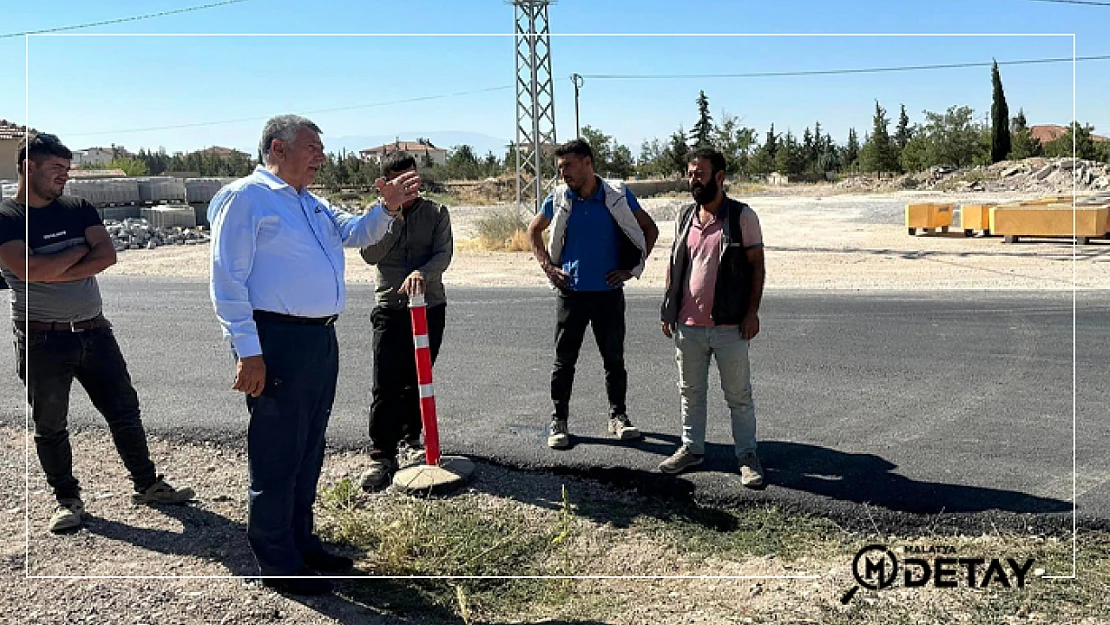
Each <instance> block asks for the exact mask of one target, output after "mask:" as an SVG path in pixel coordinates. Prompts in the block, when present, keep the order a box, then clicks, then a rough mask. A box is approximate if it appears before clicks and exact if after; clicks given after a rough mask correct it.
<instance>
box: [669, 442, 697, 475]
mask: <svg viewBox="0 0 1110 625" xmlns="http://www.w3.org/2000/svg"><path fill="white" fill-rule="evenodd" d="M704 458H705V457H704V456H702V455H700V454H695V453H691V452H690V448H689V447H687V446H686V445H683V446H682V447H679V448H678V451H676V452H674V455H672V456H671V457H670V458H667V459H666V460H664V461H663V462H660V463H659V470H660V471H662V472H663V473H671V474H674V473H682V472H683V471H685V470H686V469H689V468H690V467H696V466H698V465H699V464H701V463H702V460H704Z"/></svg>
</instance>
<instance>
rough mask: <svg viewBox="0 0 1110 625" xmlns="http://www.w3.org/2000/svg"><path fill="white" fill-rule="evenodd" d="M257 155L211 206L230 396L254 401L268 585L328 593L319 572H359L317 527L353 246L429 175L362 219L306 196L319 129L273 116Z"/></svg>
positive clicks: (254, 471)
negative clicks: (229, 353)
mask: <svg viewBox="0 0 1110 625" xmlns="http://www.w3.org/2000/svg"><path fill="white" fill-rule="evenodd" d="M259 147H260V151H261V153H262V155H263V159H264V161H265V163H264V166H263V165H260V166H259V167H258V168H257V169H256V170H255V171H254V173H252V174H251V175H249V176H247V177H246V178H242V179H240V180H237V181H235V182H233V183H231V184H229V185H228V186H226V187H224V188H223V189H221V190H220V192H219V193H218V194H217V195H216V197H214V198H213V199H212V203H211V205H210V206H209V208H208V218H209V221H210V222H211V223H212V278H211V296H212V301H213V304H214V305H215V309H216V316H217V317H218V318H219V321H220V324H221V325H222V326H223V330H224V335H225V336H226V337H227V338H228V339H229V340H230V342H231V345H232V348H233V350H234V352H235V355H236V358H237V365H236V372H235V382H234V384H233V385H232V388H234V389H236V390H239V391H242V392H244V393H246V395H247V409H248V411H249V412H250V425H249V426H248V430H247V456H248V464H249V469H250V489H249V504H248V515H247V539H248V541H249V542H250V546H251V549H252V551H253V552H254V555H255V558H256V559H257V560H258V566H259V570H260V572H261V575H262V577H263V582H264V583H265V584H266V585H268V586H271V587H274V588H277V589H279V590H284V591H287V592H291V593H296V594H323V593H327V592H330V591H331V584H330V582H328V581H327V580H325V579H320V578H319V577H316V575H317V573H318V572H321V573H332V572H337V571H342V570H345V569H347V568H350V566H351V564H352V562H351V560H350V559H349V558H345V557H342V556H336V555H333V554H329V553H327V552H326V551H324V547H323V545H322V544H321V542H320V539H319V538H318V537H317V536H316V535H315V534H314V533H313V521H312V504H313V502H314V500H315V498H316V484H317V481H318V480H319V477H320V470H321V467H322V466H323V459H324V432H325V430H326V429H327V424H328V417H329V416H330V414H331V407H332V402H333V400H334V398H335V388H336V380H337V378H338V375H339V346H338V343H337V341H336V335H335V326H334V323H335V320H336V318H337V317H338V315H339V313H340V312H342V311H343V306H344V304H345V302H346V288H345V285H344V280H343V271H344V257H343V247H344V246H346V247H355V248H358V247H365V246H367V245H371V244H373V243H375V242H377V241H378V240H379V239H381V238H382V236H383V235H384V234H385V233H386V231H387V229H388V228H389V224H390V222H391V221H392V220H393V219H394V218H396V217H397V215H398V214H399V213H400V210H401V206H402V205H403V204H405V203H406V202H408V201H410V200H412V199H414V198H415V197H416V196H417V191H418V189H419V186H420V179H419V177H418V176H417V175H416V174H415V173H414V172H412V173H409V174H408V175H406V176H403V177H398V178H396V179H394V180H391V181H389V182H386V181H385V180H382V179H379V180H378V181H377V182H378V189H379V191H380V192H381V193H382V196H383V199H382V201H380V202H379V203H378V205H377V206H375V207H374V208H373V209H372V210H370V211H369V212H367V213H366V214H364V215H361V216H355V215H352V214H350V213H347V212H345V211H342V210H339V209H336V208H333V207H332V206H330V205H328V203H327V202H326V201H324V200H323V199H321V198H319V197H316V196H315V195H313V194H312V193H310V192H309V191H308V190H307V186H308V185H309V184H310V183H311V182H312V180H313V179H314V178H315V177H316V173H317V172H318V171H319V168H320V166H321V165H322V164H323V162H324V160H325V158H326V157H325V156H324V146H323V143H322V142H321V140H320V128H319V127H318V126H316V124H314V123H312V122H311V121H309V120H308V119H305V118H304V117H299V116H296V115H281V116H278V117H274V118H272V119H270V120H269V121H267V122H266V125H265V127H264V129H263V133H262V141H261V143H260V146H259Z"/></svg>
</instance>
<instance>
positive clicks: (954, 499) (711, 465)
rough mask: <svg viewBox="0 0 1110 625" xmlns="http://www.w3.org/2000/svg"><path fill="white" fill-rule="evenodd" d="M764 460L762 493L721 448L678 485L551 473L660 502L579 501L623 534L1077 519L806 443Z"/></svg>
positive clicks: (657, 476) (1054, 507)
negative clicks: (842, 522)
mask: <svg viewBox="0 0 1110 625" xmlns="http://www.w3.org/2000/svg"><path fill="white" fill-rule="evenodd" d="M575 445H576V446H578V445H613V446H620V447H628V446H630V445H631V446H634V447H636V448H638V449H641V450H643V451H646V452H649V453H653V454H656V455H657V456H658V457H659V458H660V459H663V458H665V457H667V456H668V455H670V454H671V453H672V452H673V451H674V450H675V449H676V448H677V446H678V445H679V439H678V437H677V436H673V435H664V434H654V433H650V432H645V433H644V439H643V440H640V441H635V442H631V443H630V442H627V441H614V440H612V439H608V438H601V437H588V436H576V437H575ZM759 455H760V458H761V459H762V461H763V465H764V469H765V472H766V479H767V483H768V486H767V489H766V490H764V491H752V490H749V489H746V488H744V487H743V486H741V484H740V477H739V475H738V472H737V464H736V456H735V453H734V449H733V447H732V446H731V445H722V444H714V443H710V444H707V445H706V454H705V461H704V462H703V463H702V464H701V465H699V466H698V467H696V468H694V469H693V470H690V471H687V472H685V473H682V474H680V475H666V474H663V473H660V472H658V471H649V470H643V469H633V468H628V467H614V466H609V467H574V466H556V467H550V468H547V469H545V471H546V472H548V473H551V474H554V475H556V476H572V477H578V478H586V479H590V480H596V481H598V482H601V483H603V484H606V485H608V486H610V487H613V488H616V489H631V490H634V491H635V492H636V493H638V494H639V495H641V496H646V497H648V498H650V499H651V500H653V501H655V502H656V504H657V505H656V504H651V503H648V504H646V505H636V506H630V505H620V504H619V503H616V502H612V501H594V500H590V499H589V498H585V497H584V498H582V500H579V501H575V503H576V504H578V507H577V510H576V512H577V513H578V514H580V515H582V516H586V517H589V518H592V519H594V520H597V521H600V522H607V523H611V524H613V525H614V526H616V527H628V526H630V525H631V524H632V523H633V522H634V521H635V520H636V518H637V517H643V516H650V517H655V518H659V519H661V520H664V521H673V520H684V521H688V522H693V523H697V524H699V525H702V526H704V527H706V528H710V529H714V530H718V531H729V530H732V529H735V527H736V524H737V521H736V517H735V516H734V515H732V514H730V513H729V512H728V509H730V508H736V507H742V506H746V505H752V504H757V505H765V504H778V505H782V506H784V507H787V508H791V509H794V508H801V509H803V510H806V511H811V512H812V511H815V509H820V510H822V511H827V508H829V507H837V508H838V509H839V510H840V511H841V512H842V513H844V512H847V514H848V515H850V516H854V517H858V516H861V514H860V511H861V510H862V509H863V508H864V507H866V508H867V509H868V513H869V514H870V513H871V512H874V513H876V514H877V515H879V516H882V517H884V518H883V521H884V523H885V522H886V521H890V522H893V523H894V524H895V525H902V524H903V523H904V522H905V521H906V520H907V519H908V518H909V517H910V516H917V517H918V518H917V519H916V521H915V522H914V523H911V525H920V524H921V521H922V520H923V519H921V518H920V517H921V515H930V516H934V517H937V516H939V515H945V516H946V518H948V517H949V515H962V516H964V517H965V518H970V516H969V515H973V514H975V513H992V514H1003V515H1010V516H1013V515H1062V514H1065V513H1069V512H1071V509H1072V507H1071V503H1070V502H1068V501H1064V500H1060V499H1053V498H1048V497H1038V496H1035V495H1030V494H1027V493H1022V492H1018V491H1011V490H1002V489H996V488H988V487H981V486H966V485H961V484H948V483H943V482H929V481H922V480H914V479H912V478H909V477H906V476H904V475H899V474H897V473H895V472H894V470H895V469H896V468H897V465H895V464H894V463H892V462H890V461H888V460H886V459H884V458H882V457H881V456H877V455H875V454H854V453H847V452H842V451H838V450H835V449H831V448H828V447H822V446H818V445H809V444H804V443H793V442H786V441H762V442H760V444H759ZM706 482H715V483H717V484H720V485H723V486H724V489H723V490H724V494H723V495H718V494H714V495H713V497H712V498H708V497H704V496H699V488H698V484H699V483H700V484H702V485H704V484H705V483H706ZM475 487H476V488H479V489H481V490H486V491H488V492H490V493H491V494H495V495H498V496H503V497H511V498H514V499H518V500H521V501H527V502H530V503H532V504H534V505H540V506H544V507H548V508H553V507H556V506H557V505H558V502H553V501H551V499H550V498H549V497H547V496H546V495H541V494H538V493H541V492H543V493H546V492H547V490H541V489H535V490H531V491H530V490H529V489H527V488H521V487H520V486H519V485H517V484H504V483H502V482H499V481H494V480H490V481H484V480H483V481H480V482H479V483H478V484H476V485H475ZM548 490H549V489H548ZM713 490H714V491H719V490H721V489H713ZM791 491H792V492H791ZM802 494H812V495H817V496H818V499H817V501H813V500H812V498H803V497H799V496H798V495H802ZM845 504H847V505H845ZM852 504H859V505H852ZM892 515H893V516H892ZM834 516H836V515H834ZM841 516H843V514H841ZM953 519H954V517H952V518H949V520H953Z"/></svg>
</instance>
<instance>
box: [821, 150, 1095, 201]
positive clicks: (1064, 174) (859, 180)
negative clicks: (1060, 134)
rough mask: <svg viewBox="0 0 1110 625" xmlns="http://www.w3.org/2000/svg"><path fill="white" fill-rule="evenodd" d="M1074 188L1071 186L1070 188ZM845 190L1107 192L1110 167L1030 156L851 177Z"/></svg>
mask: <svg viewBox="0 0 1110 625" xmlns="http://www.w3.org/2000/svg"><path fill="white" fill-rule="evenodd" d="M1073 185H1074V187H1073ZM835 186H836V188H838V189H843V190H846V191H862V192H869V191H876V192H882V191H900V190H902V189H917V190H923V191H931V190H936V191H986V192H1002V191H1014V192H1020V193H1027V194H1030V195H1060V194H1065V193H1067V194H1070V193H1071V192H1072V190H1073V188H1074V189H1075V190H1076V191H1078V192H1080V193H1083V192H1089V191H1104V190H1108V189H1110V164H1107V163H1100V162H1097V161H1085V160H1080V159H1070V158H1043V157H1033V158H1027V159H1025V160H1022V161H1016V162H1015V161H1002V162H1000V163H995V164H993V165H990V166H987V167H982V166H979V167H973V168H969V169H954V168H951V167H942V166H935V167H930V168H929V169H927V170H925V171H923V172H918V173H912V174H903V175H901V176H897V177H893V178H881V179H876V178H875V176H873V175H867V174H865V175H862V176H853V177H851V178H846V179H844V180H841V181H840V182H838V183H836V185H835Z"/></svg>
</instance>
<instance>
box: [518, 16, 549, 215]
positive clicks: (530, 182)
mask: <svg viewBox="0 0 1110 625" xmlns="http://www.w3.org/2000/svg"><path fill="white" fill-rule="evenodd" d="M511 3H512V5H513V8H514V13H515V17H516V19H515V21H516V36H515V38H514V39H515V42H516V142H515V144H514V152H515V153H516V201H517V205H518V206H528V207H529V208H531V209H532V212H534V213H535V212H539V209H540V202H542V201H543V198H544V197H546V196H547V192H548V189H550V188H551V187H553V186H554V182H555V179H554V174H552V178H550V179H547V178H545V176H544V173H545V172H544V167H543V163H544V160H545V159H547V158H554V156H553V155H552V153H551V150H553V149H554V147H555V89H554V85H553V83H552V77H551V31H550V28H549V20H548V13H547V7H548V5H550V4H553V3H554V0H511Z"/></svg>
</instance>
